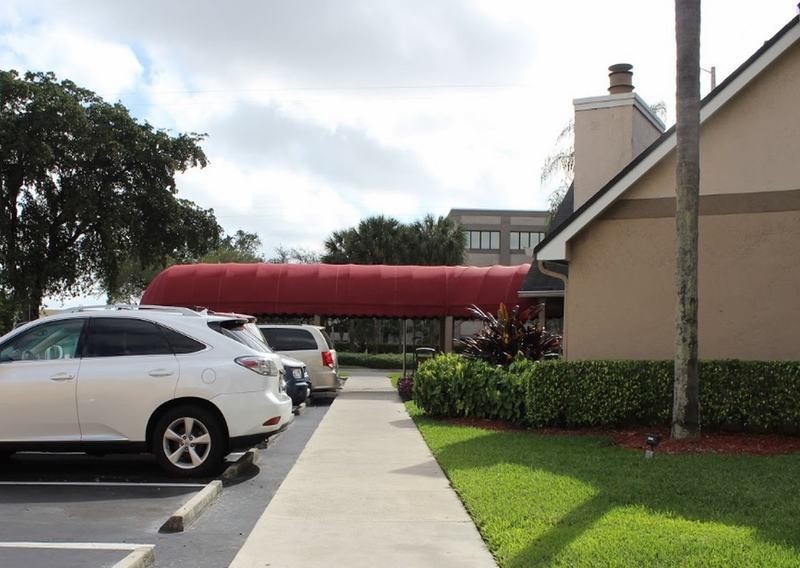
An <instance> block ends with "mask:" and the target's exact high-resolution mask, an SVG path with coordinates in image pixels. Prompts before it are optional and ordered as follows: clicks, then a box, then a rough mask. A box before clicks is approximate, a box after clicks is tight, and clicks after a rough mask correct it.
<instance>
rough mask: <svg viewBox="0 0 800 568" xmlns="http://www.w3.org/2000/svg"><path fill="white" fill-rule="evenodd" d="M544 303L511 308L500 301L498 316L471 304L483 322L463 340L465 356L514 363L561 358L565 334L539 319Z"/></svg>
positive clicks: (490, 361)
mask: <svg viewBox="0 0 800 568" xmlns="http://www.w3.org/2000/svg"><path fill="white" fill-rule="evenodd" d="M543 309H544V305H542V304H539V305H536V306H527V307H525V308H520V307H519V306H514V308H513V309H511V311H509V309H508V308H507V307H506V305H505V304H500V309H498V310H497V317H495V316H494V315H492V314H490V313H488V312H485V311H483V310H482V309H480V308H479V307H478V306H471V307H470V311H471V312H472V314H473V315H474V316H475V318H476V319H479V320H481V321H482V322H483V327H482V328H481V330H480V331H479V332H478V333H476V334H475V335H474V336H472V337H469V338H467V339H463V340H461V343H463V344H464V353H463V354H464V356H465V357H469V358H471V359H481V360H483V361H486V362H488V363H493V364H495V365H510V364H511V363H512V362H513V361H514V359H516V358H517V357H523V358H525V359H531V360H533V361H538V360H539V359H543V358H545V357H548V358H549V357H557V356H558V355H559V352H560V350H561V336H560V335H555V334H553V333H550V332H549V331H547V330H546V329H543V328H542V327H541V326H540V325H538V323H536V318H537V317H538V315H539V312H540V311H541V310H543Z"/></svg>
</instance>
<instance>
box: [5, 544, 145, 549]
mask: <svg viewBox="0 0 800 568" xmlns="http://www.w3.org/2000/svg"><path fill="white" fill-rule="evenodd" d="M153 546H155V545H153V544H132V543H129V542H0V548H35V549H56V550H123V551H125V550H139V549H140V548H151V547H153Z"/></svg>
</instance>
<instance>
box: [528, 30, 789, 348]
mask: <svg viewBox="0 0 800 568" xmlns="http://www.w3.org/2000/svg"><path fill="white" fill-rule="evenodd" d="M628 71H629V70H627V69H623V68H616V69H615V68H612V73H611V78H612V85H614V84H616V85H617V87H619V86H620V85H621V88H615V90H614V91H613V92H612V94H609V95H606V96H603V97H593V98H591V99H579V100H576V101H575V135H576V140H575V150H576V155H575V182H574V189H573V195H572V196H571V197H572V198H573V199H574V204H573V205H574V207H570V210H569V211H566V214H565V212H563V211H562V212H561V214H562V215H561V216H562V217H567V218H566V219H564V220H563V222H561V223H560V224H559V225H558V226H557V227H555V228H554V230H553V231H552V232H551V233H550V234H549V235H548V237H547V238H546V239H545V240H544V241H543V242H542V243H540V244H539V245H538V246H537V248H536V250H535V258H536V261H537V263H538V265H539V266H540V268H542V269H543V270H544V271H546V272H549V271H550V270H551V269H552V270H556V271H559V272H560V273H562V274H566V276H564V277H563V279H564V281H565V283H566V297H565V306H564V310H565V314H564V317H565V323H564V326H565V330H564V331H565V356H566V357H567V358H568V359H601V358H602V359H670V358H672V357H673V356H674V320H675V315H674V314H675V302H676V300H675V285H674V280H675V278H674V271H675V254H676V253H675V250H676V244H675V198H674V195H675V189H674V188H675V131H674V128H673V129H670V130H668V131H667V132H665V133H663V134H662V133H661V132H660V131H659V130H660V129H659V123H658V122H657V120H653V118H654V117H652V116H650V115H649V110H648V109H647V106H646V105H644V104H643V102H642V101H641V100H640V99H639V98H638V96H636V95H635V94H634V93H633V92H632V89H633V87H632V85H630V83H631V81H630V75H629V74H628ZM620 74H622V75H620ZM626 85H627V86H626ZM798 101H800V23H799V22H798V18H794V19H793V20H792V21H791V22H790V23H789V24H787V25H786V26H785V27H784V28H783V29H782V30H781V31H780V32H779V33H778V34H777V35H776V36H775V37H773V38H772V39H770V40H769V41H768V42H766V43H765V44H764V45H763V47H762V48H761V49H759V50H758V52H756V53H755V54H754V55H753V56H752V57H751V58H750V59H748V60H747V61H746V62H745V63H744V64H743V65H742V66H741V67H740V68H739V69H737V70H736V71H735V72H734V73H733V74H732V75H731V76H730V77H728V78H727V79H726V80H725V81H724V82H723V83H722V84H720V85H719V86H718V87H716V88H715V89H714V90H713V91H712V92H711V93H710V94H709V95H708V96H707V97H706V98H705V99H704V100H703V104H702V108H701V137H700V138H701V139H700V146H701V147H700V154H701V164H700V168H701V179H700V193H701V197H700V215H701V216H700V267H699V275H700V291H699V293H700V299H699V301H700V313H699V333H700V337H699V348H700V356H701V358H704V359H709V358H739V359H780V360H799V359H800V109H799V107H798Z"/></svg>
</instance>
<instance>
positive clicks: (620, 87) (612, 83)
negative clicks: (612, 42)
mask: <svg viewBox="0 0 800 568" xmlns="http://www.w3.org/2000/svg"><path fill="white" fill-rule="evenodd" d="M608 71H609V73H608V82H609V85H608V92H609V93H610V94H612V95H619V94H624V93H632V92H633V65H631V64H630V63H616V64H614V65H611V66H610V67H609V68H608Z"/></svg>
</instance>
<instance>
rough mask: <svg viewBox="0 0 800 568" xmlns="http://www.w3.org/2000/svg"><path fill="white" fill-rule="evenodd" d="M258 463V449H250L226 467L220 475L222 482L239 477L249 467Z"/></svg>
mask: <svg viewBox="0 0 800 568" xmlns="http://www.w3.org/2000/svg"><path fill="white" fill-rule="evenodd" d="M259 461H260V454H259V453H258V449H256V448H250V449H249V450H247V451H246V452H245V453H244V454H242V456H241V457H240V458H239V459H238V460H236V461H235V462H233V463H232V464H231V465H229V466H228V467H227V469H226V470H225V471H224V472H223V473H222V481H223V482H228V481H233V480H234V479H236V478H237V477H239V476H241V475H242V473H244V472H245V470H247V469H248V468H249V467H251V466H254V465H258V462H259Z"/></svg>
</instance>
